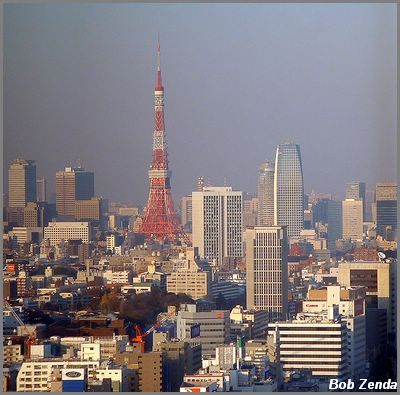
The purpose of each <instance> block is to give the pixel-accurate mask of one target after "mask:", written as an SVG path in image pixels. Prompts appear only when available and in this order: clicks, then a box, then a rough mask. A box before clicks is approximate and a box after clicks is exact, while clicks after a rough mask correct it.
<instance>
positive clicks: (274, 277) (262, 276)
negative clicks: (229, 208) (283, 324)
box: [245, 226, 288, 321]
mask: <svg viewBox="0 0 400 395" xmlns="http://www.w3.org/2000/svg"><path fill="white" fill-rule="evenodd" d="M245 234H246V292H247V295H246V300H247V303H246V306H247V308H248V309H257V310H266V311H267V313H268V320H269V321H271V320H274V321H275V320H284V319H286V313H287V298H288V258H287V256H288V241H287V230H286V226H271V227H264V226H263V227H260V226H256V227H254V228H248V229H246V232H245Z"/></svg>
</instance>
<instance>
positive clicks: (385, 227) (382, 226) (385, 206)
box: [376, 182, 397, 238]
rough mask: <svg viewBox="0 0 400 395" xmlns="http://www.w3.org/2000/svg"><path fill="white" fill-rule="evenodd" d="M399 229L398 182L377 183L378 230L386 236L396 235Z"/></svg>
mask: <svg viewBox="0 0 400 395" xmlns="http://www.w3.org/2000/svg"><path fill="white" fill-rule="evenodd" d="M396 229H397V184H396V183H395V182H379V183H377V184H376V230H377V233H378V234H379V235H381V236H383V237H385V238H388V237H389V238H390V236H391V237H393V236H394V233H395V231H396Z"/></svg>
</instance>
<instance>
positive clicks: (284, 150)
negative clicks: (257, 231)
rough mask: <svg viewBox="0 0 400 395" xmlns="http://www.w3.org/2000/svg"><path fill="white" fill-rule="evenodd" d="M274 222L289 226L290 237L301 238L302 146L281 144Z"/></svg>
mask: <svg viewBox="0 0 400 395" xmlns="http://www.w3.org/2000/svg"><path fill="white" fill-rule="evenodd" d="M274 222H275V225H287V229H288V236H289V237H292V236H299V235H300V230H301V229H303V226H304V184H303V166H302V162H301V155H300V146H299V145H297V144H280V145H278V148H277V149H276V157H275V175H274Z"/></svg>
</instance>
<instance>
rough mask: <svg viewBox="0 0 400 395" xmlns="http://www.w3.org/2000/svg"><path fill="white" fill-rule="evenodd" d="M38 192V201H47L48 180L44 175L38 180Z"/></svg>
mask: <svg viewBox="0 0 400 395" xmlns="http://www.w3.org/2000/svg"><path fill="white" fill-rule="evenodd" d="M36 193H37V201H38V202H47V180H46V179H45V178H44V177H42V178H39V179H38V180H36Z"/></svg>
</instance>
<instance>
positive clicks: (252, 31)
mask: <svg viewBox="0 0 400 395" xmlns="http://www.w3.org/2000/svg"><path fill="white" fill-rule="evenodd" d="M396 30H397V26H396V5H395V4H298V5H297V4H296V5H294V4H229V5H228V4H86V5H84V4H63V5H44V4H40V5H39V4H36V5H27V4H7V5H5V6H4V164H3V188H4V191H5V192H6V191H7V168H8V163H9V161H11V160H12V159H15V158H25V159H35V160H36V162H37V176H38V177H41V176H44V177H46V178H47V179H48V184H49V190H50V191H49V192H51V191H52V190H54V184H55V173H56V171H58V170H61V169H62V168H63V167H64V166H65V165H66V164H67V163H71V164H78V161H80V162H81V163H82V165H83V166H84V167H85V168H87V169H88V170H92V171H94V172H95V190H96V193H97V194H98V195H102V196H104V197H105V198H109V199H110V200H117V201H134V202H136V203H137V204H142V205H143V204H145V202H146V199H147V194H148V168H149V165H150V161H151V149H152V133H153V127H154V114H153V111H154V109H153V90H154V84H155V74H156V47H157V33H158V32H159V33H160V39H161V67H162V77H163V83H164V87H165V101H166V105H165V124H166V128H165V130H166V135H167V140H168V143H169V146H168V154H169V159H170V169H171V170H172V179H171V184H172V191H173V195H174V198H175V203H176V202H177V199H179V198H181V197H182V196H183V195H186V194H189V193H190V192H192V191H193V190H195V188H196V179H197V177H198V176H204V177H205V179H206V181H209V182H211V183H212V184H213V185H223V184H224V179H225V178H226V184H227V185H229V186H232V187H233V188H234V189H237V190H243V191H248V192H255V191H256V181H257V170H258V167H259V165H260V164H261V163H262V162H264V161H266V160H274V157H275V149H276V146H277V145H278V144H280V143H283V142H285V141H292V142H294V143H297V144H299V145H300V148H301V155H302V161H303V171H304V181H305V191H306V192H307V193H309V192H310V191H311V190H312V189H314V190H315V191H317V192H324V193H332V194H334V195H335V196H336V197H338V198H342V197H343V196H344V191H345V183H346V182H348V181H353V180H359V181H365V182H366V184H367V189H373V188H374V186H375V183H376V182H379V181H395V180H396V179H397V177H396V166H395V163H396V144H395V143H396V117H397V107H396V106H397V85H396V81H397V77H396V67H397V65H396V62H397V55H396V54H397V39H396Z"/></svg>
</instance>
